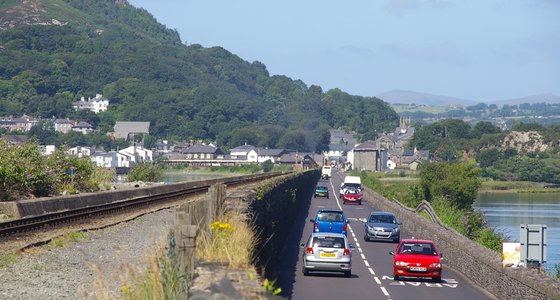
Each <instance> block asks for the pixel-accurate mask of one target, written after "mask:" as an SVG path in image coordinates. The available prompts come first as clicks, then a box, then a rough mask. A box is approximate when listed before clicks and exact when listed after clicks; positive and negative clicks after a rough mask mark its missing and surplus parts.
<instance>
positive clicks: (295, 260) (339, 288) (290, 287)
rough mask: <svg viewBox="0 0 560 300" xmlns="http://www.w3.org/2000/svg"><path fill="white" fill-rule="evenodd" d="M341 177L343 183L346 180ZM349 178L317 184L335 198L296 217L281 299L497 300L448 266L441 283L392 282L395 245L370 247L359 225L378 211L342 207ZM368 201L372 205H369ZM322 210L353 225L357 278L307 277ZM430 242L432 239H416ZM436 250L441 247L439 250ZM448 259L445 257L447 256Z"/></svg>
mask: <svg viewBox="0 0 560 300" xmlns="http://www.w3.org/2000/svg"><path fill="white" fill-rule="evenodd" d="M341 176H342V177H341ZM343 177H344V175H339V174H338V173H335V172H333V177H332V178H331V179H330V180H329V181H320V182H319V183H318V184H321V185H326V186H328V187H329V194H330V198H329V199H327V198H320V197H318V198H312V199H310V203H309V205H308V206H306V207H308V210H307V211H302V212H301V214H300V215H297V216H294V222H295V226H294V227H295V228H296V230H294V231H292V232H291V234H290V237H289V238H288V239H287V240H286V243H288V244H287V245H286V247H285V248H284V250H283V254H282V261H283V262H284V263H282V265H281V266H280V268H279V269H278V270H277V272H276V273H277V275H278V278H277V282H276V285H277V286H278V287H281V288H282V293H281V295H282V296H285V297H288V298H290V299H306V300H307V299H337V300H339V299H415V300H417V299H455V300H458V299H469V300H470V299H495V298H494V297H493V296H492V295H490V294H489V293H487V292H485V291H484V290H483V289H482V288H480V287H478V286H476V285H474V284H473V283H472V282H470V281H469V280H468V279H466V278H465V277H464V276H463V275H461V274H460V273H458V272H456V271H454V270H451V269H449V268H448V267H446V265H445V260H444V261H443V276H442V281H441V282H440V283H434V282H431V281H430V280H428V279H417V278H410V279H408V278H405V279H402V280H400V281H394V280H393V272H392V271H393V270H392V263H393V256H391V255H390V254H389V251H393V250H395V247H396V245H397V244H396V243H392V242H386V241H381V242H377V241H376V242H366V241H364V239H363V236H364V224H363V223H362V222H361V221H359V219H362V218H366V217H367V216H368V214H369V213H370V212H371V211H375V210H376V209H375V208H374V207H373V206H372V205H371V203H369V202H368V201H363V202H362V205H357V204H347V205H343V204H342V202H341V201H340V199H338V187H340V183H341V182H342V178H343ZM365 200H367V199H365ZM321 208H330V209H342V210H344V213H345V214H346V217H347V218H348V219H349V220H350V221H351V223H350V224H349V229H348V239H349V242H350V243H352V244H353V245H354V249H352V277H351V278H346V277H344V275H343V274H342V273H340V274H338V273H311V275H310V276H303V273H302V271H301V268H302V261H301V260H302V251H303V250H302V249H301V248H300V247H299V245H300V243H302V242H305V241H306V240H307V238H308V237H309V235H310V234H311V233H312V231H313V224H312V223H311V222H309V219H310V218H313V217H314V216H315V214H316V213H317V211H318V210H319V209H321ZM401 238H410V236H409V235H408V234H407V232H405V231H404V232H401ZM416 238H425V239H430V237H416ZM436 246H437V245H436ZM443 255H444V256H445V253H443Z"/></svg>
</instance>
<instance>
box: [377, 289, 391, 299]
mask: <svg viewBox="0 0 560 300" xmlns="http://www.w3.org/2000/svg"><path fill="white" fill-rule="evenodd" d="M379 288H380V289H381V291H382V292H383V294H385V296H387V297H389V293H388V292H387V290H386V289H385V288H384V287H379Z"/></svg>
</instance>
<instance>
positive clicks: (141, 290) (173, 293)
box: [120, 253, 180, 300]
mask: <svg viewBox="0 0 560 300" xmlns="http://www.w3.org/2000/svg"><path fill="white" fill-rule="evenodd" d="M134 279H135V278H134V277H133V281H134ZM135 281H136V283H135V284H134V285H126V284H125V285H123V286H121V288H120V292H121V296H122V299H125V300H136V299H154V300H156V299H158V300H159V299H180V274H179V271H178V270H177V268H175V267H174V265H173V263H172V262H171V260H170V259H169V258H168V257H167V255H166V254H165V253H162V254H161V255H160V257H159V258H158V257H155V256H154V257H152V258H151V259H150V267H149V268H148V270H147V271H146V272H145V273H144V274H143V275H141V276H138V278H136V280H135Z"/></svg>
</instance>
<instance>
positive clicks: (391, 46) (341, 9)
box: [129, 0, 560, 102]
mask: <svg viewBox="0 0 560 300" xmlns="http://www.w3.org/2000/svg"><path fill="white" fill-rule="evenodd" d="M129 3H130V4H132V5H134V6H136V7H142V8H145V9H146V10H148V11H149V12H150V13H151V14H153V15H154V16H155V18H156V19H157V20H158V21H159V22H160V23H163V24H165V25H166V26H167V27H169V28H173V29H177V31H178V32H179V34H180V36H181V39H182V40H183V42H185V43H187V44H189V45H190V44H201V45H202V46H204V47H212V46H221V47H224V48H225V49H227V50H229V51H230V52H232V53H234V54H236V55H238V56H240V57H241V58H242V59H244V60H247V61H250V62H252V61H255V60H258V61H260V62H263V63H264V64H265V65H266V66H267V69H268V71H269V72H270V74H273V75H274V74H281V75H286V76H288V77H291V78H292V79H301V80H303V81H304V82H305V83H306V84H307V85H311V84H316V85H320V86H321V87H322V88H323V90H328V89H331V88H340V89H342V90H344V91H346V92H348V93H351V94H355V95H362V96H376V95H378V94H381V93H383V92H386V91H389V90H393V89H403V90H413V91H418V92H427V93H433V94H441V95H446V96H451V97H458V98H464V99H470V100H475V101H479V102H483V101H492V100H503V99H510V98H520V97H524V96H528V95H534V94H541V93H554V94H557V95H560V0H558V1H557V0H455V1H450V0H354V1H335V0H307V1H294V0H283V1H265V0H237V1H231V0H205V1H185V0H158V1H155V0H129Z"/></svg>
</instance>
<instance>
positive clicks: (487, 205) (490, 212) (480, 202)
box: [473, 192, 560, 270]
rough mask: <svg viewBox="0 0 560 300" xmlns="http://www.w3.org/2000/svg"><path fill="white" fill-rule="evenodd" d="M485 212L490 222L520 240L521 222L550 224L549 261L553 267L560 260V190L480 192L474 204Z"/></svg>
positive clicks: (510, 237) (549, 268)
mask: <svg viewBox="0 0 560 300" xmlns="http://www.w3.org/2000/svg"><path fill="white" fill-rule="evenodd" d="M473 206H474V207H475V208H477V209H479V210H481V211H482V212H483V213H484V215H485V216H486V220H487V221H488V225H489V226H490V227H494V228H496V229H497V230H498V231H499V232H502V233H504V234H505V235H506V236H507V237H509V239H510V241H512V242H519V231H520V230H519V226H520V225H521V224H545V225H547V235H548V237H547V239H548V240H547V245H548V247H547V263H546V264H545V268H546V269H547V270H551V269H552V268H553V266H554V264H560V192H558V193H556V192H555V193H503V192H499V193H481V194H479V195H478V198H477V199H476V202H475V203H474V205H473Z"/></svg>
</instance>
